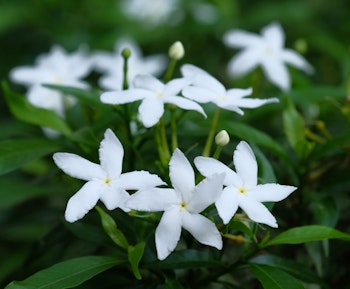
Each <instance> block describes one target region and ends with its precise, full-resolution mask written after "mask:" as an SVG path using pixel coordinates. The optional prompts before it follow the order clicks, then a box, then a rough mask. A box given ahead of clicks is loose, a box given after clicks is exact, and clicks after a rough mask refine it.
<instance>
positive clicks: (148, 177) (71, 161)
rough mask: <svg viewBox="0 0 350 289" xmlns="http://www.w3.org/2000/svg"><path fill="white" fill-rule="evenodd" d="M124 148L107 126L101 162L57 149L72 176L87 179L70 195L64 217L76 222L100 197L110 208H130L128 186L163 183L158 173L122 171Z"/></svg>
mask: <svg viewBox="0 0 350 289" xmlns="http://www.w3.org/2000/svg"><path fill="white" fill-rule="evenodd" d="M123 156H124V149H123V146H122V144H121V143H120V141H119V140H118V138H117V137H116V136H115V135H114V133H113V132H112V130H110V129H107V130H106V132H105V134H104V139H103V140H102V142H101V144H100V149H99V157H100V163H101V164H100V165H98V164H95V163H93V162H90V161H88V160H86V159H84V158H82V157H80V156H78V155H75V154H71V153H55V154H54V155H53V159H54V161H55V163H56V165H57V166H58V167H59V168H60V169H61V170H63V171H64V172H65V173H66V174H67V175H70V176H71V177H74V178H77V179H81V180H84V181H87V183H86V184H84V185H83V187H82V188H81V189H80V190H79V191H78V192H77V193H76V194H75V195H74V196H73V197H71V198H70V199H69V201H68V204H67V208H66V213H65V218H66V220H67V221H68V222H75V221H77V220H79V219H81V218H82V217H84V216H85V214H86V213H87V212H88V211H90V210H91V209H92V208H93V207H94V206H95V205H96V203H97V201H98V200H101V201H102V202H103V203H104V204H105V206H106V207H107V209H109V210H113V209H115V208H118V207H119V208H121V209H123V210H124V211H128V208H127V207H125V201H126V200H127V199H128V198H129V194H128V193H127V191H126V190H139V189H143V188H150V187H155V186H158V185H162V184H164V183H163V181H162V180H161V179H160V178H159V177H158V176H156V175H152V174H150V173H149V172H146V171H133V172H128V173H124V174H122V163H123Z"/></svg>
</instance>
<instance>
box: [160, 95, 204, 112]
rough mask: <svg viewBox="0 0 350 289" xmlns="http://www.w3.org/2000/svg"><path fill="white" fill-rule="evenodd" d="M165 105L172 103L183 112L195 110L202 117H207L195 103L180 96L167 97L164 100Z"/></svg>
mask: <svg viewBox="0 0 350 289" xmlns="http://www.w3.org/2000/svg"><path fill="white" fill-rule="evenodd" d="M164 102H165V103H172V104H174V105H176V106H178V107H180V108H182V109H185V110H195V111H198V112H199V113H201V114H202V115H203V116H204V117H207V115H206V114H205V112H204V110H203V108H202V107H201V106H200V105H199V104H198V103H196V102H194V101H192V100H189V99H186V98H184V97H181V96H167V97H165V98H164Z"/></svg>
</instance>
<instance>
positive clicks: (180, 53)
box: [168, 41, 185, 60]
mask: <svg viewBox="0 0 350 289" xmlns="http://www.w3.org/2000/svg"><path fill="white" fill-rule="evenodd" d="M168 54H169V57H170V58H171V59H175V60H180V59H181V58H183V57H184V55H185V49H184V46H183V45H182V43H181V42H180V41H176V42H174V43H173V44H172V45H171V46H170V48H169V53H168Z"/></svg>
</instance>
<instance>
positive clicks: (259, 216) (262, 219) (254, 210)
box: [238, 195, 278, 228]
mask: <svg viewBox="0 0 350 289" xmlns="http://www.w3.org/2000/svg"><path fill="white" fill-rule="evenodd" d="M238 202H239V206H240V207H241V209H242V210H243V211H244V212H245V213H246V214H247V215H248V217H249V219H251V220H253V221H254V222H257V223H262V224H266V225H268V226H270V227H273V228H277V227H278V225H277V222H276V219H275V217H274V216H273V215H272V214H271V213H270V211H269V210H268V209H267V208H266V207H265V206H264V205H263V204H261V203H259V202H258V201H256V200H254V199H253V198H251V197H249V196H248V195H242V196H240V197H239V201H238Z"/></svg>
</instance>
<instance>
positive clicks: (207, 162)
mask: <svg viewBox="0 0 350 289" xmlns="http://www.w3.org/2000/svg"><path fill="white" fill-rule="evenodd" d="M194 164H195V165H196V168H197V169H198V171H199V172H200V173H201V174H202V175H203V176H205V177H210V176H212V175H214V174H221V173H225V179H224V185H225V186H231V185H236V186H241V185H242V180H241V179H240V178H239V177H238V176H237V174H236V173H235V172H234V171H233V170H232V169H230V168H229V167H228V166H226V165H224V164H223V163H222V162H220V161H218V160H216V159H213V158H209V157H196V158H195V159H194Z"/></svg>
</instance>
